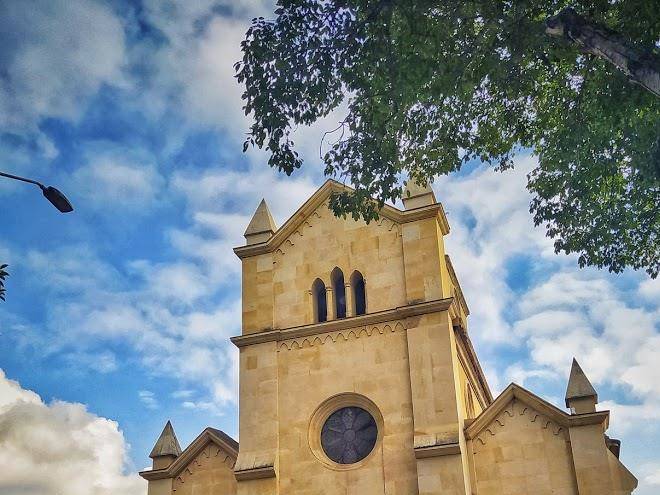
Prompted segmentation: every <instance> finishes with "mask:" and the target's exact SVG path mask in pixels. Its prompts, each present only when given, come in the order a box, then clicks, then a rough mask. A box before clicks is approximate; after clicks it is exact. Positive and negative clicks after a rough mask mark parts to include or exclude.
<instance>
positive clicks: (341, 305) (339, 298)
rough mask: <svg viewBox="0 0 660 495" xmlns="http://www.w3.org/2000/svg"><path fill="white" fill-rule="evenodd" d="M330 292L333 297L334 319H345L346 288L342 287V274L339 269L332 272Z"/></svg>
mask: <svg viewBox="0 0 660 495" xmlns="http://www.w3.org/2000/svg"><path fill="white" fill-rule="evenodd" d="M330 278H331V279H332V292H333V293H334V295H335V315H336V318H346V286H345V285H344V274H343V273H342V271H341V270H340V269H339V268H335V269H334V270H332V273H331V275H330Z"/></svg>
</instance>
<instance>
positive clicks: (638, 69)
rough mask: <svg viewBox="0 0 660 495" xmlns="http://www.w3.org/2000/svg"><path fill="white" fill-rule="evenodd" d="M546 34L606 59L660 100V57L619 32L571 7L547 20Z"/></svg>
mask: <svg viewBox="0 0 660 495" xmlns="http://www.w3.org/2000/svg"><path fill="white" fill-rule="evenodd" d="M545 32H546V33H547V34H548V35H550V36H553V37H555V38H565V39H568V40H570V41H572V42H574V43H576V44H577V45H579V46H580V47H581V48H582V50H583V51H584V52H586V53H590V54H591V55H595V56H596V57H599V58H602V59H603V60H607V61H608V62H610V63H611V64H612V65H614V66H615V67H616V68H617V69H619V70H620V71H622V72H623V73H624V74H626V75H627V76H628V77H629V78H630V80H631V81H632V82H634V83H636V84H639V85H640V86H642V87H643V88H645V89H646V90H648V91H650V92H651V93H653V94H654V95H656V96H659V97H660V58H659V57H658V56H657V55H656V54H654V53H653V52H651V51H643V50H640V49H639V48H637V47H635V46H634V45H632V44H631V43H630V42H628V41H627V40H626V39H625V38H624V37H623V36H621V35H620V34H619V33H617V32H615V31H612V30H611V29H608V28H607V27H605V26H602V25H600V24H597V23H595V22H593V21H591V20H589V19H587V18H585V17H583V16H581V15H580V14H578V13H577V12H576V11H575V10H574V9H572V8H570V7H569V8H565V9H563V10H562V11H561V12H559V13H558V14H557V15H554V16H552V17H548V19H547V20H546V30H545Z"/></svg>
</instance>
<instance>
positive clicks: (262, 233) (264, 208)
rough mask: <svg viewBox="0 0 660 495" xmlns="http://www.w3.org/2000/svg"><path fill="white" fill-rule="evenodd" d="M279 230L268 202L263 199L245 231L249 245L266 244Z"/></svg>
mask: <svg viewBox="0 0 660 495" xmlns="http://www.w3.org/2000/svg"><path fill="white" fill-rule="evenodd" d="M276 230H277V227H276V226H275V221H274V220H273V216H272V215H271V214H270V210H269V209H268V205H267V204H266V200H265V199H262V200H261V203H259V206H258V207H257V209H256V211H255V212H254V215H252V220H250V223H249V225H248V227H247V229H246V230H245V234H243V235H244V236H245V239H246V241H247V244H258V243H261V242H266V241H267V240H268V239H270V238H271V237H272V235H273V233H274V232H275V231H276Z"/></svg>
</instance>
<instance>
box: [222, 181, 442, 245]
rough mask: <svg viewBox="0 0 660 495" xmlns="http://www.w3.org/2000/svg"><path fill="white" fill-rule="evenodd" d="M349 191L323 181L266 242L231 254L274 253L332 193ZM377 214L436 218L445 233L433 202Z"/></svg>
mask: <svg viewBox="0 0 660 495" xmlns="http://www.w3.org/2000/svg"><path fill="white" fill-rule="evenodd" d="M352 190H353V189H352V188H350V187H348V186H346V185H344V184H340V183H339V182H337V181H334V180H332V179H330V180H327V181H326V182H325V184H323V185H322V186H321V187H320V188H319V189H318V190H317V191H316V192H315V193H314V194H313V195H312V196H311V197H310V198H309V199H308V200H307V201H306V202H305V203H304V204H303V205H302V206H301V207H300V208H299V209H298V210H297V211H296V212H295V213H294V214H293V215H292V216H291V217H290V218H289V219H288V220H287V221H286V222H285V223H284V225H282V226H281V227H280V228H279V229H277V231H276V232H275V233H274V234H273V236H272V237H271V238H270V239H268V241H266V242H261V243H258V244H252V245H248V246H239V247H235V248H234V253H236V256H238V257H239V258H248V257H250V256H256V255H259V254H264V253H270V252H273V251H275V249H277V248H278V247H279V246H280V244H282V242H284V241H285V240H286V239H287V238H288V237H289V236H290V235H291V234H293V233H294V232H295V231H296V229H297V228H298V227H299V226H300V224H301V223H302V222H303V221H304V220H305V219H306V218H307V217H309V216H310V215H311V214H312V213H313V212H314V210H316V209H317V208H318V207H319V206H321V204H323V202H324V201H325V200H326V199H327V198H328V197H329V196H330V194H331V193H333V192H350V191H352ZM379 214H380V215H381V216H383V217H385V218H389V219H390V220H392V221H393V222H396V223H398V224H402V223H407V222H414V221H416V220H421V219H424V218H434V217H437V218H438V221H439V223H440V228H441V230H442V233H443V235H446V234H448V233H449V222H448V221H447V216H446V215H445V211H444V209H443V207H442V204H440V203H436V204H433V205H429V206H422V207H420V208H414V209H412V210H399V209H398V208H394V207H393V206H389V205H385V206H383V208H381V210H380V212H379Z"/></svg>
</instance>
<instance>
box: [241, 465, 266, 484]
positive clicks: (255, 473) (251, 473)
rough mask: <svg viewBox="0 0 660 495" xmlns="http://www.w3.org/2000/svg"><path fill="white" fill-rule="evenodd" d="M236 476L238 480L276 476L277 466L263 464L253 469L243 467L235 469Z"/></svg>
mask: <svg viewBox="0 0 660 495" xmlns="http://www.w3.org/2000/svg"><path fill="white" fill-rule="evenodd" d="M234 476H235V477H236V480H238V481H243V480H258V479H263V478H274V477H275V468H274V467H273V466H263V467H258V468H252V469H241V470H240V471H234Z"/></svg>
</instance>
